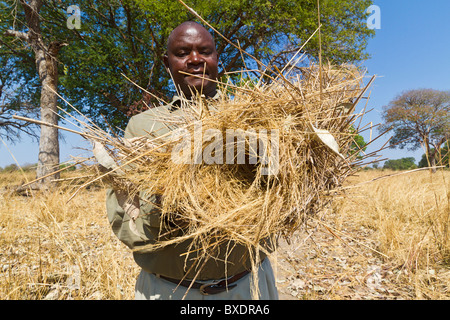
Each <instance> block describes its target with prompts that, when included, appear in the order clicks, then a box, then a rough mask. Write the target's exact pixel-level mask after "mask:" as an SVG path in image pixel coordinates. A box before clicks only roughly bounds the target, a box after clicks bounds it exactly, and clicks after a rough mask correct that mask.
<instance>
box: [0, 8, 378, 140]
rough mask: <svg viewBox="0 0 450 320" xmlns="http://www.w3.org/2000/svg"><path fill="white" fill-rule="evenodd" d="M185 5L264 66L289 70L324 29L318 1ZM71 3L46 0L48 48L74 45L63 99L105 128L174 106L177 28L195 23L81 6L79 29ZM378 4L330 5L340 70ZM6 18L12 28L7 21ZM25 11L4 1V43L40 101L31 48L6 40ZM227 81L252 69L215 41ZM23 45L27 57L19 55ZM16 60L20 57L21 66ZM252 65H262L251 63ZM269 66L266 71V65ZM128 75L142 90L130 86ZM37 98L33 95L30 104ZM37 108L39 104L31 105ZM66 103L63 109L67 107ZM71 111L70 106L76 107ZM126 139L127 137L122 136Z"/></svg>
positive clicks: (354, 53) (0, 19)
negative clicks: (170, 65)
mask: <svg viewBox="0 0 450 320" xmlns="http://www.w3.org/2000/svg"><path fill="white" fill-rule="evenodd" d="M186 3H187V4H188V5H189V6H190V7H191V8H193V9H194V10H195V11H196V12H198V13H199V14H200V15H201V16H202V17H203V18H204V19H205V20H206V21H208V22H209V23H210V24H211V25H212V26H213V27H214V28H216V29H217V30H218V31H219V32H220V33H222V34H223V35H224V36H225V37H227V38H228V39H230V40H231V41H232V42H233V43H235V44H237V43H239V44H240V46H241V48H242V49H244V50H246V51H247V52H249V53H250V54H252V55H254V56H255V57H256V58H257V59H258V60H260V61H261V62H262V63H264V64H265V65H268V64H270V65H272V64H274V65H278V66H284V65H285V64H286V62H287V61H288V60H289V59H290V57H292V55H293V53H295V52H296V51H297V50H298V48H299V47H300V46H301V45H302V44H303V43H304V42H305V41H306V40H307V39H308V38H309V36H311V35H312V34H313V33H314V31H315V30H316V29H317V27H318V23H317V8H316V5H317V2H316V0H295V1H292V0H277V1H272V0H251V1H250V0H210V1H200V0H191V1H186ZM73 4H74V2H73V1H69V0H48V1H45V2H44V6H43V8H42V10H41V12H40V16H41V19H42V21H41V29H42V33H43V39H44V41H45V42H46V43H49V42H50V41H54V40H59V41H63V42H65V43H68V46H66V47H64V48H62V49H61V51H60V52H59V55H58V59H59V60H60V72H59V74H60V77H59V87H58V92H59V93H60V94H62V96H64V97H65V98H66V99H67V100H68V101H69V102H70V103H71V104H73V105H74V106H75V107H76V108H77V109H78V110H79V111H81V112H82V113H83V114H85V115H87V116H89V117H90V118H91V119H93V120H94V121H96V122H97V123H103V122H104V121H103V117H102V115H103V116H104V117H105V118H106V120H107V121H108V122H109V124H110V125H112V126H113V127H114V126H117V127H119V128H122V129H123V128H124V126H125V124H126V123H127V122H128V119H129V117H130V116H131V115H132V114H133V113H134V112H139V111H141V110H142V109H145V108H147V106H149V105H151V104H152V103H158V102H157V99H155V98H154V97H153V95H154V96H158V97H160V98H163V99H164V100H165V101H168V100H170V99H171V96H172V95H173V94H174V87H173V85H171V83H170V81H169V76H168V74H167V72H166V70H165V68H164V65H163V63H162V59H161V56H162V55H163V54H164V51H165V47H166V42H167V38H168V36H169V34H170V32H171V30H172V29H173V28H174V27H176V26H177V25H178V24H179V23H181V22H183V21H185V20H195V19H194V16H193V15H192V14H191V13H189V12H188V11H187V10H186V9H185V8H184V7H183V6H182V5H181V4H180V3H179V2H178V1H176V0H164V1H163V0H139V1H138V0H94V1H92V0H79V1H78V2H76V5H78V6H79V8H80V10H81V21H80V25H81V29H79V30H77V29H73V30H70V29H68V28H67V26H66V20H67V18H68V16H69V14H67V12H66V10H67V8H68V7H69V6H70V5H73ZM371 4H372V1H371V0H339V1H338V0H322V1H321V23H322V55H323V58H324V61H327V60H329V61H331V62H335V63H341V62H356V61H362V60H364V59H366V58H367V57H368V55H367V54H366V53H365V48H366V46H367V40H368V38H369V37H371V36H373V35H374V31H373V30H369V29H368V28H367V26H366V23H365V22H366V18H367V16H368V14H367V13H366V9H367V8H368V7H369V6H370V5H371ZM5 21H8V22H7V23H6V22H5ZM23 21H24V17H23V10H22V9H21V6H20V5H17V6H11V2H10V1H0V35H1V41H4V42H8V43H10V45H11V48H12V49H11V50H9V52H8V53H7V56H8V57H14V58H13V60H11V61H12V62H11V63H12V64H13V65H14V66H15V68H17V70H19V71H18V72H21V73H23V74H24V79H25V80H24V82H23V84H22V85H21V87H24V88H25V87H26V88H28V89H29V90H31V91H30V96H33V97H34V98H35V97H36V96H37V95H36V93H37V92H39V91H38V89H39V86H38V81H37V74H36V71H35V70H36V69H35V65H34V63H33V59H32V57H31V54H30V52H29V50H28V51H26V50H24V49H23V43H20V41H17V40H14V39H10V38H8V39H6V38H5V37H3V32H4V30H5V29H9V28H11V27H12V24H14V26H15V28H18V29H21V26H23ZM215 39H216V44H217V49H218V53H219V55H220V67H221V70H220V71H221V74H220V76H223V75H224V73H225V71H236V70H239V69H241V68H243V67H244V61H243V60H242V58H241V54H240V52H239V51H238V50H237V49H236V48H234V47H232V46H230V45H229V44H228V43H226V42H225V41H224V40H223V39H222V38H221V37H219V36H218V35H217V34H216V35H215ZM19 48H20V50H19ZM305 53H306V56H307V58H308V59H309V60H317V58H318V54H319V42H318V35H317V34H316V36H315V37H313V38H312V40H311V41H310V42H309V43H308V45H307V46H306V47H305ZM14 59H15V60H14ZM245 63H247V67H248V68H254V67H257V66H256V64H255V63H254V61H251V60H250V59H246V61H245ZM260 68H261V67H260ZM122 74H124V75H125V76H127V77H128V78H129V79H131V80H132V81H133V82H135V83H136V84H137V85H139V86H141V87H143V88H145V89H147V90H148V91H149V92H151V95H149V94H143V93H142V90H140V89H139V88H138V87H136V86H135V85H134V84H133V83H130V82H129V81H128V80H127V79H126V78H125V77H123V76H122ZM30 99H31V98H30ZM33 101H34V102H36V101H37V100H33ZM59 105H60V106H65V103H64V102H63V101H60V102H59ZM68 110H70V109H68ZM119 133H120V132H119Z"/></svg>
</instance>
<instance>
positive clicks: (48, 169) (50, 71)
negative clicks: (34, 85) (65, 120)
mask: <svg viewBox="0 0 450 320" xmlns="http://www.w3.org/2000/svg"><path fill="white" fill-rule="evenodd" d="M58 50H59V44H58V43H51V44H50V46H49V48H48V50H47V52H44V50H40V51H39V52H36V68H37V71H38V74H39V78H40V79H41V83H42V88H41V99H40V104H41V120H42V121H45V122H48V123H51V124H58V115H57V114H58V110H57V101H58V98H57V95H56V92H57V85H58V64H57V63H58V62H57V59H56V55H57V52H58ZM58 169H59V141H58V129H56V128H52V127H49V126H45V125H41V135H40V139H39V159H38V167H37V171H36V176H37V178H41V177H45V176H47V177H45V178H43V179H42V180H40V184H42V185H46V186H49V185H50V184H51V180H53V179H58V178H59V173H55V174H51V173H52V172H54V171H56V170H58ZM49 174H50V175H49Z"/></svg>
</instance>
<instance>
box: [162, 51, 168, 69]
mask: <svg viewBox="0 0 450 320" xmlns="http://www.w3.org/2000/svg"><path fill="white" fill-rule="evenodd" d="M162 59H163V63H164V66H165V67H166V70H169V56H168V55H167V52H166V53H164V54H163V56H162Z"/></svg>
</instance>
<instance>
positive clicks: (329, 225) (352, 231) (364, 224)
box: [0, 171, 450, 300]
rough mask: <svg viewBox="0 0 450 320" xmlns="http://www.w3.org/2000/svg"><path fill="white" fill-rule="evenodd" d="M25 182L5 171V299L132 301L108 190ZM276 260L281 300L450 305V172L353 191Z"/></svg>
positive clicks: (1, 219) (1, 224)
mask: <svg viewBox="0 0 450 320" xmlns="http://www.w3.org/2000/svg"><path fill="white" fill-rule="evenodd" d="M390 173H391V172H386V171H384V172H382V171H365V172H361V173H360V175H359V176H358V177H353V178H352V179H351V180H352V181H351V182H363V181H368V180H371V179H373V178H376V177H378V176H382V175H386V174H390ZM23 179H24V178H23V176H22V175H20V174H18V173H14V174H4V173H3V174H0V190H1V191H0V299H2V300H5V299H133V297H134V284H135V279H136V277H137V274H138V272H139V268H138V267H137V266H136V265H135V263H134V261H133V259H132V256H131V253H130V252H129V250H128V249H127V248H126V247H125V246H124V245H123V244H121V243H120V242H119V241H118V240H117V239H116V238H115V236H114V235H113V234H112V232H111V229H110V227H109V224H108V221H107V219H106V212H105V206H104V200H105V191H104V189H103V188H101V187H96V188H90V189H86V190H82V191H81V192H80V193H79V194H78V195H77V196H76V197H75V198H74V199H72V200H71V201H70V202H67V200H68V199H69V197H70V196H71V195H72V194H73V192H74V189H73V188H71V187H67V186H66V187H65V188H61V189H59V190H58V191H57V192H53V193H51V194H38V193H34V194H33V195H31V196H19V195H15V194H13V193H11V192H10V189H8V187H9V186H11V185H18V184H19V183H20V182H21V180H23ZM28 179H32V174H31V175H30V176H29V177H28ZM271 259H272V260H273V261H274V262H276V266H274V268H275V270H276V277H277V285H278V287H279V291H280V296H281V298H282V299H449V298H450V172H449V171H440V172H438V173H436V174H434V175H431V174H430V173H429V172H426V171H421V172H415V173H410V174H405V175H400V176H393V177H389V178H385V179H381V180H377V181H374V182H371V183H368V184H363V185H361V186H360V187H358V188H353V189H349V190H348V191H347V194H346V195H345V196H344V197H338V198H337V199H336V201H335V203H334V205H333V206H332V207H330V208H329V209H328V210H327V211H326V212H324V213H323V219H322V220H321V221H310V223H309V224H308V227H307V228H305V230H304V231H303V232H300V233H299V234H298V237H297V238H296V239H295V240H294V241H293V242H292V243H291V244H289V245H288V244H286V243H284V242H281V245H280V249H279V250H278V252H277V253H276V254H274V255H273V257H271Z"/></svg>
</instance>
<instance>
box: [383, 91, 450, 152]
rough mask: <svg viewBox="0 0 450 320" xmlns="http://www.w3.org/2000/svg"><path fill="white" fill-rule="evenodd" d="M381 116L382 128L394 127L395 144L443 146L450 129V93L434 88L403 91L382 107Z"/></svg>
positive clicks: (409, 146) (403, 146)
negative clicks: (382, 120)
mask: <svg viewBox="0 0 450 320" xmlns="http://www.w3.org/2000/svg"><path fill="white" fill-rule="evenodd" d="M382 116H383V119H384V122H385V123H384V125H382V126H380V130H381V131H384V130H386V129H388V128H392V130H393V137H392V139H391V140H390V143H391V145H392V146H393V147H399V148H401V149H403V148H405V147H407V148H408V150H416V149H418V148H420V147H421V146H422V145H423V144H425V145H426V147H429V146H430V145H433V146H435V147H436V146H438V147H440V146H441V145H442V144H443V143H444V142H445V141H446V140H447V139H448V135H449V132H450V93H449V92H445V91H438V90H433V89H419V90H409V91H406V92H403V93H402V94H401V95H399V96H397V97H396V98H395V99H394V100H392V101H391V102H390V103H389V105H387V106H385V107H384V108H383V114H382Z"/></svg>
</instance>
